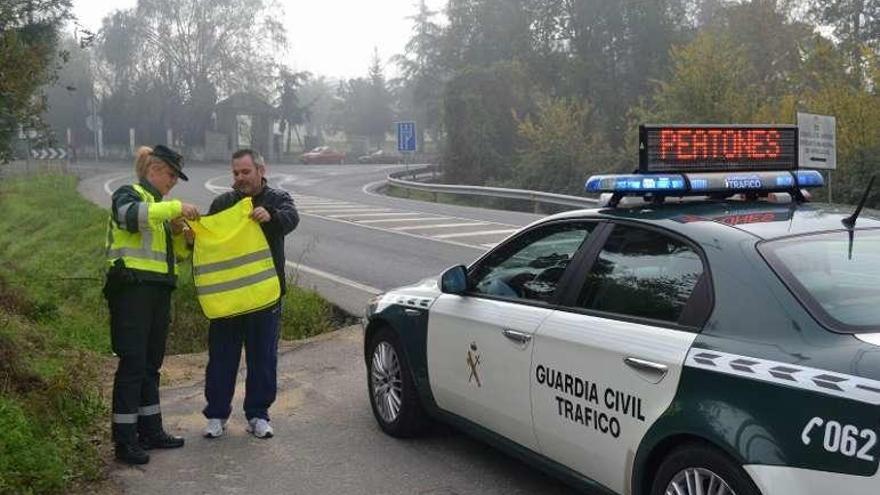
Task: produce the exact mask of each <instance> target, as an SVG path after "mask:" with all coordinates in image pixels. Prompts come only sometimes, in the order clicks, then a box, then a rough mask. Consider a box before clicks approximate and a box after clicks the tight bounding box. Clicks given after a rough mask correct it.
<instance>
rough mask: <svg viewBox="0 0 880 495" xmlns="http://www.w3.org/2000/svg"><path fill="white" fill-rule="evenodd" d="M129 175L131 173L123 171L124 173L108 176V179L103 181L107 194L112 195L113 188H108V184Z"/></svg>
mask: <svg viewBox="0 0 880 495" xmlns="http://www.w3.org/2000/svg"><path fill="white" fill-rule="evenodd" d="M131 175H132V174H130V173H124V174H119V175H114V176H113V177H110V178H109V179H107V181H106V182H104V191H105V192H106V193H107V195H108V196H113V189H111V188H110V184H112V183H114V182H116V181H118V180H121V179H124V178H126V177H131Z"/></svg>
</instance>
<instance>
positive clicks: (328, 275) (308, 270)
mask: <svg viewBox="0 0 880 495" xmlns="http://www.w3.org/2000/svg"><path fill="white" fill-rule="evenodd" d="M286 264H287V266H289V267H291V268H292V269H293V271H294V272H296V271H302V272H305V273H310V274H312V275H317V276H319V277H322V278H326V279H327V280H330V281H333V282H336V283H338V284H342V285H347V286H349V287H352V288H355V289H358V290H361V291H364V292H368V293H370V294H374V295H375V294H381V293H382V292H384V291H383V290H380V289H377V288H375V287H371V286H369V285H366V284H362V283H360V282H355V281H354V280H350V279H347V278H344V277H340V276H339V275H333V274H332V273H327V272H325V271H322V270H318V269H317V268H312V267H309V266H305V265H300V264H297V263H294V262H292V261H287V262H286Z"/></svg>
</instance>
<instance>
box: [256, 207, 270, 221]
mask: <svg viewBox="0 0 880 495" xmlns="http://www.w3.org/2000/svg"><path fill="white" fill-rule="evenodd" d="M251 218H252V219H253V220H254V221H255V222H258V223H266V222H268V221H269V220H272V215H270V214H269V212H268V211H266V209H265V208H263V207H262V206H258V207H256V208H254V211H252V212H251Z"/></svg>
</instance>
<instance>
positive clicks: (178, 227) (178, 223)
mask: <svg viewBox="0 0 880 495" xmlns="http://www.w3.org/2000/svg"><path fill="white" fill-rule="evenodd" d="M188 229H189V226H188V225H187V224H186V220H184V219H183V217H177V218H175V219H174V220H171V233H172V234H174V235H178V234H180V233H181V232H184V231H185V230H188Z"/></svg>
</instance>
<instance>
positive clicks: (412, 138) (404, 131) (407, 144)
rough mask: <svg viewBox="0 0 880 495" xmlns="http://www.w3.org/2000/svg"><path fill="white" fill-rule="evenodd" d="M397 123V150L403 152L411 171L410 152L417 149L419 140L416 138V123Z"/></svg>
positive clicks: (405, 163) (407, 167)
mask: <svg viewBox="0 0 880 495" xmlns="http://www.w3.org/2000/svg"><path fill="white" fill-rule="evenodd" d="M396 124H397V151H399V152H401V153H403V163H404V165H406V170H407V171H409V160H410V154H411V153H414V152H415V151H416V148H417V146H418V140H417V139H416V123H415V122H414V121H411V120H409V121H404V122H396Z"/></svg>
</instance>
